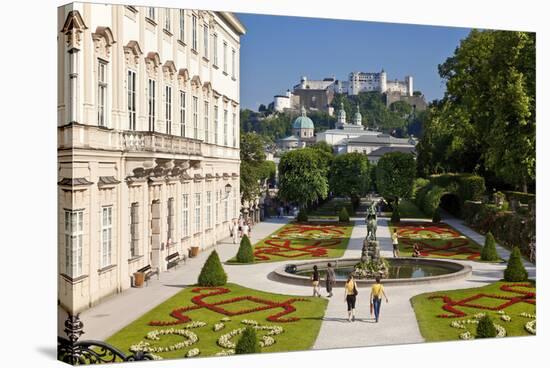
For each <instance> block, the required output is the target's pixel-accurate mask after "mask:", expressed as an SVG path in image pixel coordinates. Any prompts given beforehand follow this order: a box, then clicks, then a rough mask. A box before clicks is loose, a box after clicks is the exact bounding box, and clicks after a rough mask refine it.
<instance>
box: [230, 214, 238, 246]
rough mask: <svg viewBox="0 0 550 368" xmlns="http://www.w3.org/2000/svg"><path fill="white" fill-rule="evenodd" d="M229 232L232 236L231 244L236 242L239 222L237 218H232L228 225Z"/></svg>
mask: <svg viewBox="0 0 550 368" xmlns="http://www.w3.org/2000/svg"><path fill="white" fill-rule="evenodd" d="M229 232H230V233H231V237H232V238H233V244H237V243H238V242H239V223H238V222H237V219H233V223H232V224H231V225H230V227H229Z"/></svg>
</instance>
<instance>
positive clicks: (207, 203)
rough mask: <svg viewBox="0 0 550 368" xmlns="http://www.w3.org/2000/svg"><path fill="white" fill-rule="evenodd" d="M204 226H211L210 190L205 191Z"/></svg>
mask: <svg viewBox="0 0 550 368" xmlns="http://www.w3.org/2000/svg"><path fill="white" fill-rule="evenodd" d="M206 228H207V229H211V228H212V191H207V192H206Z"/></svg>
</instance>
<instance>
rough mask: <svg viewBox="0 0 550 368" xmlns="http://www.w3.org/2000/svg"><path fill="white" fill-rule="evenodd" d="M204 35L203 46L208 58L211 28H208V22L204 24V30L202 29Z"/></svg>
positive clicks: (205, 55)
mask: <svg viewBox="0 0 550 368" xmlns="http://www.w3.org/2000/svg"><path fill="white" fill-rule="evenodd" d="M202 37H203V43H204V44H203V47H204V51H203V53H204V57H205V58H207V59H208V56H209V55H208V54H209V52H208V51H209V50H208V41H209V37H210V35H209V28H208V24H206V23H205V24H204V25H203V30H202Z"/></svg>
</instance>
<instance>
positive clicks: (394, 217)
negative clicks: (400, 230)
mask: <svg viewBox="0 0 550 368" xmlns="http://www.w3.org/2000/svg"><path fill="white" fill-rule="evenodd" d="M400 221H401V215H400V214H399V206H393V211H392V213H391V222H400Z"/></svg>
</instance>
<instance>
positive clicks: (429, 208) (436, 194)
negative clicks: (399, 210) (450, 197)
mask: <svg viewBox="0 0 550 368" xmlns="http://www.w3.org/2000/svg"><path fill="white" fill-rule="evenodd" d="M444 194H445V189H443V188H441V187H440V186H437V185H434V186H433V187H432V188H431V189H430V190H429V191H428V192H426V194H425V195H424V197H423V200H422V202H423V203H422V206H421V207H422V208H421V209H422V211H424V213H425V214H427V215H428V216H432V215H433V214H434V212H435V210H436V209H437V208H438V207H439V202H440V201H441V197H443V195H444Z"/></svg>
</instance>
